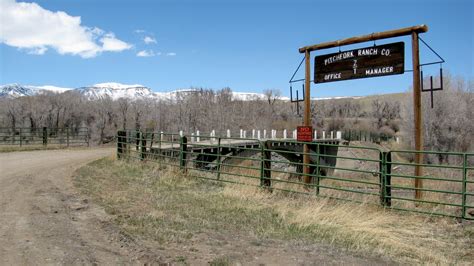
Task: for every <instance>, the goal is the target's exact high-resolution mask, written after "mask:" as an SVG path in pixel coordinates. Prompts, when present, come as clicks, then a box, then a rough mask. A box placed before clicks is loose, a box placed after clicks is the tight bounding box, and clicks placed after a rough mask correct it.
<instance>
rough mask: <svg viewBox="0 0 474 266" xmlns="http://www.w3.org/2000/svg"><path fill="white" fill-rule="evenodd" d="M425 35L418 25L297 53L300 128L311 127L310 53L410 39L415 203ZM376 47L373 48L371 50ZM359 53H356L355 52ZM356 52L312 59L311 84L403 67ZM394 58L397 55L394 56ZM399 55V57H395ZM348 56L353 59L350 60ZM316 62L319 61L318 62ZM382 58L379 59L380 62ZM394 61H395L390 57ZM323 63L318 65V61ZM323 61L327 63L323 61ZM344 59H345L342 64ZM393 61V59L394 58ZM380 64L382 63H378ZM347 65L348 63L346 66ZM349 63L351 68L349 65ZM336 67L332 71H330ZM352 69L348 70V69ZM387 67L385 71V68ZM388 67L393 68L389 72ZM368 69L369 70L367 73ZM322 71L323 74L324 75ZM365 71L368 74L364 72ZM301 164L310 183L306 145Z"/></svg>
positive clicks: (396, 71)
mask: <svg viewBox="0 0 474 266" xmlns="http://www.w3.org/2000/svg"><path fill="white" fill-rule="evenodd" d="M427 31H428V26H426V25H419V26H413V27H408V28H402V29H396V30H390V31H384V32H377V33H372V34H368V35H363V36H357V37H351V38H347V39H342V40H338V41H332V42H325V43H320V44H316V45H310V46H305V47H301V48H299V52H300V53H304V54H305V68H306V69H305V70H306V71H305V98H304V101H305V104H304V107H305V109H304V119H303V122H304V123H303V124H304V125H305V126H311V113H310V111H311V108H310V107H311V98H310V95H311V92H310V91H311V88H310V84H311V63H310V55H311V52H312V51H316V50H322V49H328V48H334V47H340V46H344V45H350V44H356V43H362V42H369V41H375V40H381V39H388V38H394V37H400V36H406V35H411V39H412V61H413V108H414V123H415V130H414V135H415V150H416V151H417V153H416V156H415V173H414V175H415V176H416V178H415V198H416V199H421V198H422V191H421V190H420V189H422V188H423V183H422V179H421V178H419V177H421V176H422V175H423V171H422V167H421V164H422V162H423V154H422V151H423V137H422V132H423V131H422V127H421V125H422V123H421V117H422V114H421V91H420V63H419V58H420V57H419V46H418V34H420V33H424V32H427ZM390 45H393V47H395V50H397V48H396V47H397V45H399V44H397V43H395V44H390ZM375 47H377V46H375ZM379 48H382V46H379ZM361 49H368V48H361ZM357 50H360V49H357ZM357 50H352V54H350V53H348V54H346V55H345V58H344V55H338V54H340V53H336V54H330V55H324V56H319V57H316V58H315V61H316V64H315V68H316V69H315V79H314V82H315V83H321V82H331V81H337V80H347V79H354V78H365V77H370V76H371V75H373V73H374V71H372V70H374V69H377V71H376V75H377V76H384V75H386V74H401V73H403V70H401V68H403V66H400V65H399V64H400V63H401V62H400V58H398V60H392V59H390V60H387V61H384V59H383V57H377V58H375V57H374V58H369V57H365V58H364V59H362V58H363V57H364V56H363V55H362V54H359V52H355V51H357ZM346 52H351V51H346ZM372 52H373V51H370V52H369V53H372ZM377 53H380V54H378V55H381V50H380V51H378V52H377ZM395 54H397V53H395ZM398 54H400V53H398ZM351 56H352V57H353V58H351ZM356 56H363V57H361V59H362V61H359V59H358V58H355V57H356ZM318 58H319V60H318ZM380 58H382V59H380ZM394 58H395V57H394ZM321 59H323V61H322V63H318V62H321V61H320V60H321ZM325 59H327V61H324V60H325ZM344 59H347V60H346V61H344ZM351 59H352V60H357V62H354V61H352V62H350V61H349V60H351ZM395 59H396V58H395ZM329 61H331V62H339V61H340V62H339V63H336V64H334V65H332V66H331V67H329V65H331V64H332V63H331V64H328V63H329ZM382 61H383V62H382ZM324 62H326V66H328V67H326V68H324V67H322V70H323V71H322V72H320V73H318V71H319V69H318V68H317V67H318V66H319V67H320V68H321V65H324ZM347 62H349V63H347ZM350 63H352V66H351V65H350ZM360 64H363V65H364V66H365V69H364V70H365V71H364V72H358V71H360ZM333 66H336V67H333ZM351 67H352V68H351ZM387 67H388V68H387ZM390 67H393V69H391V68H390ZM370 69H372V70H370ZM351 70H353V71H355V72H354V73H352V74H351ZM324 71H326V72H324ZM367 71H368V72H367ZM303 162H304V164H305V165H304V174H305V179H304V180H305V182H306V183H310V181H311V179H310V178H309V176H308V174H310V173H309V172H310V170H309V165H307V164H309V162H310V157H309V148H308V145H304V154H303Z"/></svg>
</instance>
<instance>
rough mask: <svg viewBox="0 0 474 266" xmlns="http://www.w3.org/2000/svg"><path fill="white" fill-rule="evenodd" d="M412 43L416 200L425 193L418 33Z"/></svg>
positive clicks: (414, 35) (414, 34)
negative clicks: (423, 189)
mask: <svg viewBox="0 0 474 266" xmlns="http://www.w3.org/2000/svg"><path fill="white" fill-rule="evenodd" d="M411 43H412V59H413V114H414V124H415V130H414V132H413V133H414V135H415V150H416V151H418V153H415V164H416V165H415V188H416V189H415V199H421V198H422V197H423V193H422V191H421V190H420V189H421V188H423V179H421V178H420V177H421V176H422V175H423V168H422V166H421V165H419V164H422V163H423V154H422V153H421V152H422V151H423V128H422V110H421V89H420V83H421V82H423V81H422V80H420V48H419V43H418V33H417V32H413V33H412V34H411Z"/></svg>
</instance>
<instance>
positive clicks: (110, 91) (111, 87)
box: [76, 82, 156, 100]
mask: <svg viewBox="0 0 474 266" xmlns="http://www.w3.org/2000/svg"><path fill="white" fill-rule="evenodd" d="M76 91H78V92H79V93H81V94H82V95H84V96H85V97H86V98H87V99H89V100H97V99H101V98H104V97H107V96H108V97H110V98H112V99H113V100H117V99H120V98H129V99H138V98H145V97H149V98H156V95H155V93H154V92H153V91H152V90H151V89H150V88H148V87H145V86H143V85H139V84H134V85H126V84H120V83H115V82H107V83H99V84H95V85H92V86H88V87H81V88H77V89H76Z"/></svg>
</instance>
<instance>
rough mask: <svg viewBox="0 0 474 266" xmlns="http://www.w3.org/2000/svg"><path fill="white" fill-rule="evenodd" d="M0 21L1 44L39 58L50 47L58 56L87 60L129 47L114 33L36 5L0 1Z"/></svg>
mask: <svg viewBox="0 0 474 266" xmlns="http://www.w3.org/2000/svg"><path fill="white" fill-rule="evenodd" d="M0 18H1V24H2V28H1V31H0V43H4V44H6V45H9V46H13V47H17V48H19V49H21V50H26V51H27V52H28V53H31V54H39V55H41V54H44V53H45V52H46V51H47V50H48V49H49V48H51V49H54V50H56V51H57V52H58V53H59V54H63V55H64V54H71V55H79V56H81V57H84V58H89V57H94V56H97V55H98V54H99V53H101V52H107V51H110V52H120V51H123V50H127V49H130V48H131V47H132V45H130V44H128V43H126V42H124V41H121V40H119V39H117V38H116V37H115V35H114V34H113V33H105V32H104V31H103V30H102V29H99V28H96V27H93V28H91V27H86V26H83V25H81V17H73V16H70V15H68V14H67V13H65V12H62V11H58V12H52V11H49V10H46V9H44V8H42V7H41V6H39V5H38V4H36V3H23V2H19V3H17V2H15V1H14V0H0Z"/></svg>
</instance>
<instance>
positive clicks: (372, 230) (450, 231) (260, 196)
mask: <svg viewBox="0 0 474 266" xmlns="http://www.w3.org/2000/svg"><path fill="white" fill-rule="evenodd" d="M75 183H76V185H77V186H78V187H79V188H80V190H81V191H82V192H83V193H85V194H87V195H89V196H91V197H92V199H93V200H95V201H96V202H98V203H99V204H100V205H102V206H103V207H104V208H105V209H106V211H107V212H108V213H109V214H111V215H112V216H113V217H114V222H115V223H116V224H118V225H119V227H120V228H121V229H122V230H123V231H124V232H126V233H127V234H129V235H132V236H134V237H137V238H140V239H143V240H144V241H146V242H147V243H152V245H155V246H157V247H159V249H162V250H165V251H166V252H168V253H172V254H174V255H173V257H174V260H175V262H178V263H180V262H181V263H184V264H186V263H189V262H190V261H193V258H196V257H193V256H194V255H193V254H196V253H199V254H201V256H204V255H203V254H204V253H206V252H207V253H209V254H211V253H212V254H214V255H209V258H208V261H209V262H210V263H211V264H215V265H228V264H233V262H234V261H236V260H239V261H241V259H239V258H236V257H235V256H232V255H228V254H232V252H230V251H231V250H233V249H235V248H239V247H240V248H242V249H245V248H247V249H251V250H259V249H262V248H268V249H271V248H274V249H275V252H274V253H275V254H279V250H280V249H282V250H290V251H292V248H294V250H295V251H294V252H297V251H298V250H301V249H302V248H301V247H311V245H315V244H320V245H327V246H330V247H334V248H335V249H337V250H339V252H342V253H340V254H343V253H349V254H356V255H355V256H356V257H362V258H369V262H372V263H374V262H375V263H391V262H398V263H409V264H419V263H423V264H470V263H472V261H474V251H473V250H474V225H473V224H472V223H467V222H463V223H459V222H457V221H456V220H453V219H448V218H434V217H429V216H418V215H414V214H408V213H401V212H395V211H389V210H384V209H382V208H378V207H376V206H373V205H365V204H355V203H346V202H341V201H333V200H328V199H320V198H308V197H299V196H294V195H285V194H284V193H268V192H266V191H263V190H261V189H259V188H252V187H246V186H241V185H232V184H223V183H216V182H213V181H204V180H200V179H197V178H193V177H191V176H185V175H183V174H181V173H179V172H176V171H173V170H172V169H170V168H168V167H161V168H160V166H159V165H157V164H153V163H146V164H142V163H136V162H130V163H127V162H122V161H116V160H114V159H113V158H106V159H102V160H99V161H96V162H93V163H91V164H89V165H87V166H85V167H83V168H81V169H79V170H78V171H77V172H76V176H75ZM242 239H244V240H245V241H242ZM229 243H230V247H229V249H228V250H225V249H224V248H225V247H226V246H229ZM238 243H240V244H242V243H243V244H242V245H241V246H239V245H238ZM269 243H270V244H269ZM272 243H273V244H272ZM282 243H283V244H282ZM272 245H273V246H272ZM183 246H184V247H185V248H183ZM246 246H250V247H246ZM275 246H277V247H278V248H275ZM295 247H296V248H295ZM249 252H251V251H249ZM328 252H330V251H328ZM217 254H221V255H217ZM226 254H227V255H226ZM251 255H255V254H251ZM275 256H278V255H275ZM309 259H311V258H310V257H309ZM348 261H351V258H348V260H347V261H346V263H347V262H348ZM342 263H343V262H342Z"/></svg>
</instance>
